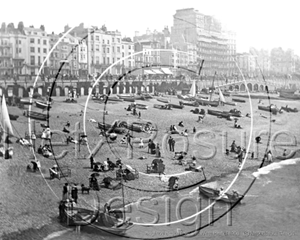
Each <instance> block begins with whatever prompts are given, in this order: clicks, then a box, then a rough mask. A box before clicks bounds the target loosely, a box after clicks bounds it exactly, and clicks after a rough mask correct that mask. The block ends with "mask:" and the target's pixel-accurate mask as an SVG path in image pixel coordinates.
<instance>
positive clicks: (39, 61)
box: [38, 56, 41, 65]
mask: <svg viewBox="0 0 300 240" xmlns="http://www.w3.org/2000/svg"><path fill="white" fill-rule="evenodd" d="M38 65H41V57H40V56H38Z"/></svg>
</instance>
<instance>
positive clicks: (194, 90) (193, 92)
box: [189, 80, 196, 98]
mask: <svg viewBox="0 0 300 240" xmlns="http://www.w3.org/2000/svg"><path fill="white" fill-rule="evenodd" d="M189 96H190V97H193V98H194V97H196V80H193V83H192V86H191V89H190V93H189Z"/></svg>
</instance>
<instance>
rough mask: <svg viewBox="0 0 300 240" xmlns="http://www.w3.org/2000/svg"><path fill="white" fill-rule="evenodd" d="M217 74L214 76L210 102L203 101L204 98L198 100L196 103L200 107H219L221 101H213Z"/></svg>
mask: <svg viewBox="0 0 300 240" xmlns="http://www.w3.org/2000/svg"><path fill="white" fill-rule="evenodd" d="M216 74H217V72H215V75H214V79H213V82H212V86H211V93H210V98H209V100H207V99H203V98H196V101H197V102H198V103H199V104H200V105H204V106H205V105H209V106H212V107H217V106H219V101H212V94H213V91H214V82H215V76H216Z"/></svg>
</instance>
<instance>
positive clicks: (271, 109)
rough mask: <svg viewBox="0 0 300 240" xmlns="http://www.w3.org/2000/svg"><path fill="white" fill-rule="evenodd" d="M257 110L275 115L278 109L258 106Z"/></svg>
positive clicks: (273, 106)
mask: <svg viewBox="0 0 300 240" xmlns="http://www.w3.org/2000/svg"><path fill="white" fill-rule="evenodd" d="M258 109H259V110H263V111H267V112H271V113H273V114H277V113H278V112H279V109H278V108H277V107H276V106H275V105H270V106H261V105H260V106H258Z"/></svg>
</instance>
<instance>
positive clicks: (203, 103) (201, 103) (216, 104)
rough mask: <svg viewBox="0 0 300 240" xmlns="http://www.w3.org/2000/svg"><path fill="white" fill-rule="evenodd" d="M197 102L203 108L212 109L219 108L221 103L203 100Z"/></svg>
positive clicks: (199, 99)
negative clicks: (210, 107)
mask: <svg viewBox="0 0 300 240" xmlns="http://www.w3.org/2000/svg"><path fill="white" fill-rule="evenodd" d="M196 101H197V102H198V103H199V104H200V105H202V106H212V107H217V106H219V101H209V100H205V99H201V98H196Z"/></svg>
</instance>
